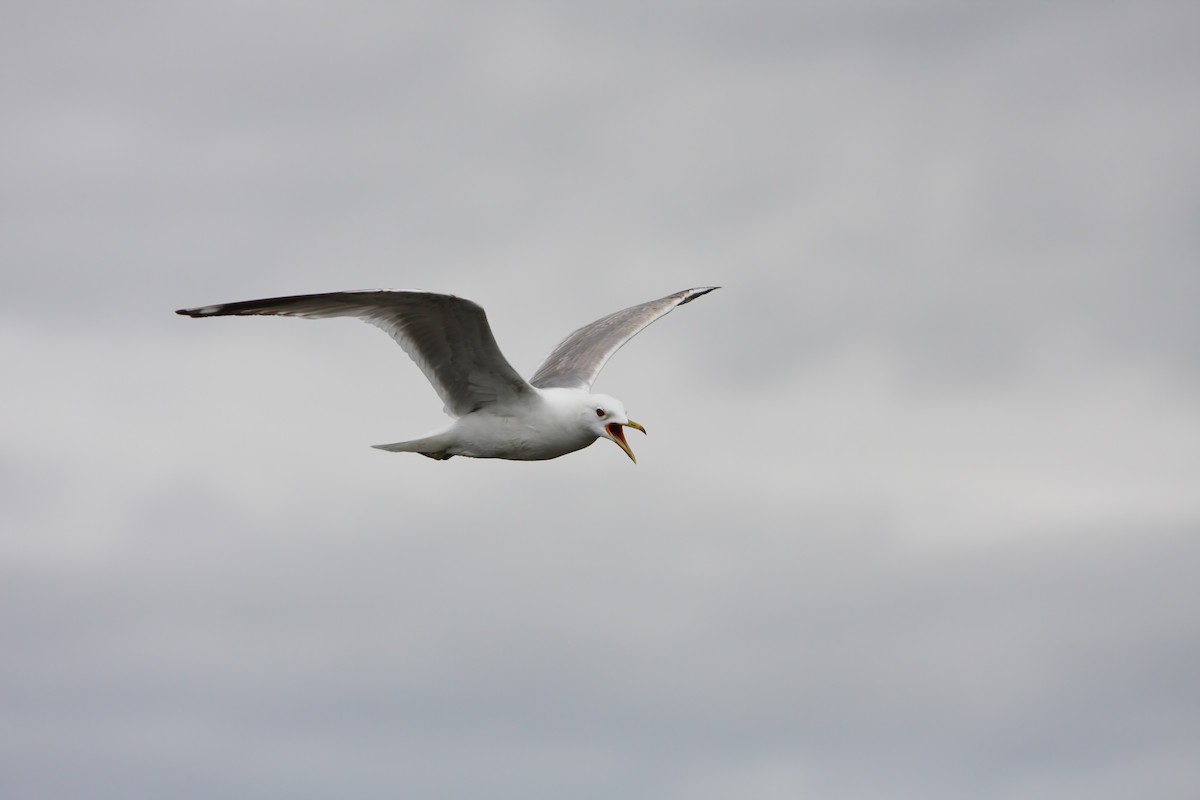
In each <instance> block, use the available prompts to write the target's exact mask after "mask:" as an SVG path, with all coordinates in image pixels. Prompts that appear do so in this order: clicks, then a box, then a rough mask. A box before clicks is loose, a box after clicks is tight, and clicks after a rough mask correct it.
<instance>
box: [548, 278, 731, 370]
mask: <svg viewBox="0 0 1200 800" xmlns="http://www.w3.org/2000/svg"><path fill="white" fill-rule="evenodd" d="M719 288H720V287H719V286H706V287H700V288H696V289H684V290H683V291H682V292H676V293H675V294H672V295H667V296H666V297H663V298H660V299H658V300H651V301H650V302H648V303H642V304H640V305H636V306H631V307H629V308H626V309H623V310H621V311H617V312H615V313H613V314H609V315H608V316H607V317H603V318H601V319H598V320H596V321H595V322H593V323H591V324H589V325H584V326H583V327H582V328H580V329H579V330H577V331H574V332H573V333H571V335H569V336H568V337H567V338H566V339H563V340H562V341H561V342H560V343H559V344H558V346H557V347H555V348H554V350H553V352H551V353H550V355H549V356H547V357H546V360H545V361H543V362H542V365H541V366H540V367H538V370H537V372H535V373H534V375H533V377H532V378H531V379H530V380H529V382H530V384H532V385H533V386H536V387H537V388H539V389H549V388H554V387H562V388H570V389H584V390H590V389H591V386H592V383H593V382H594V381H595V380H596V376H597V375H598V374H599V373H600V370H601V369H602V368H603V367H604V365H605V364H606V363H607V362H608V359H609V358H611V357H612V354H613V353H615V352H617V351H618V350H620V349H621V347H622V346H623V345H624V344H625V343H626V342H628V341H629V340H630V339H632V338H633V337H634V336H636V335H637V334H638V333H639V332H640V331H641V330H642V329H643V328H645V327H646V326H647V325H649V324H650V323H651V322H654V321H655V320H656V319H658V318H659V317H661V316H663V315H664V314H667V313H669V312H670V311H671V310H673V309H674V308H676V307H677V306H681V305H683V304H684V303H690V302H691V301H693V300H695V299H696V298H697V297H700V296H702V295H705V294H708V293H709V292H711V291H713V290H714V289H719Z"/></svg>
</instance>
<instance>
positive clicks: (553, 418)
mask: <svg viewBox="0 0 1200 800" xmlns="http://www.w3.org/2000/svg"><path fill="white" fill-rule="evenodd" d="M718 288H720V287H717V286H705V287H699V288H695V289H684V290H683V291H681V292H676V293H675V294H671V295H667V296H666V297H663V298H661V299H659V300H651V301H650V302H648V303H641V304H640V305H636V306H630V307H629V308H626V309H623V310H621V311H617V312H615V313H613V314H609V315H608V316H606V317H602V318H601V319H598V320H596V321H595V322H593V323H591V324H590V325H584V326H583V327H582V328H580V329H578V330H576V331H575V332H573V333H571V334H570V335H569V336H567V338H565V339H563V340H562V341H561V342H560V343H559V344H558V346H557V347H555V348H554V350H553V351H552V352H551V353H550V355H549V356H547V357H546V360H545V361H544V362H542V365H541V366H540V367H538V369H537V372H535V373H534V374H533V377H532V378H530V379H529V380H528V381H526V380H525V379H524V378H522V377H521V376H520V375H519V374H517V372H516V370H514V369H513V368H512V366H510V365H509V363H508V361H507V360H506V359H505V358H504V355H503V354H502V353H501V352H500V348H499V346H497V344H496V339H495V337H494V336H493V335H492V329H491V328H490V327H489V326H488V321H487V315H486V314H485V313H484V311H483V308H482V307H481V306H479V305H478V304H476V303H473V302H471V301H470V300H466V299H464V298H462V297H456V296H454V295H450V294H435V293H432V292H399V291H360V292H329V293H326V294H306V295H294V296H291V297H272V298H268V299H265V300H246V301H243V302H240V303H223V304H220V305H212V306H200V307H198V308H181V309H179V310H178V311H176V312H175V313H176V314H183V315H184V316H188V317H223V316H250V315H267V316H285V317H302V318H306V319H325V318H328V317H354V318H356V319H360V320H362V321H363V322H367V323H370V324H371V325H374V326H375V327H377V328H381V329H382V330H383V331H385V332H386V333H387V334H388V335H389V336H391V337H392V338H393V339H395V340H396V342H397V343H398V344H399V345H400V347H402V348H404V352H406V353H408V355H409V357H410V358H412V360H413V361H415V362H416V364H417V366H418V367H420V368H421V371H422V372H424V373H425V377H426V378H427V379H428V380H429V382H430V383H431V384H433V388H434V390H435V391H436V392H437V393H438V396H440V397H441V399H442V402H443V403H444V404H445V408H444V409H443V410H444V411H445V412H446V413H447V414H448V415H450V417H452V418H453V420H454V421H453V422H452V423H450V425H448V426H447V427H445V428H442V429H440V430H437V431H434V432H433V433H430V434H428V435H426V436H422V437H421V438H419V439H412V440H409V441H406V442H395V443H393V444H377V445H373V446H374V447H376V448H378V449H380V450H387V451H389V452H393V453H420V454H421V455H423V456H428V457H429V458H433V459H437V460H439V461H441V460H445V459H448V458H452V457H454V456H466V457H469V458H504V459H510V460H514V461H542V460H545V459H550V458H558V457H559V456H563V455H566V454H567V453H573V452H575V451H576V450H582V449H583V448H585V447H587V446H588V445H590V444H592V442H594V441H596V440H597V439H601V438H604V439H610V440H611V441H613V442H615V443H616V444H617V446H618V447H620V448H621V449H622V450H623V451H625V454H626V455H627V456H629V458H630V459H632V460H633V462H634V463H635V464H636V463H637V459H636V458H634V455H633V450H631V449H630V447H629V442H628V441H626V439H625V432H624V429H625V428H627V427H628V428H634V429H636V430H639V431H641V432H642V433H643V434H644V433H645V432H646V429H645V428H643V427H642V426H641V425H639V424H638V423H636V422H634V421H633V420H631V419H630V418H629V415H628V414H627V413H626V411H625V405H624V403H622V402H621V401H620V400H618V399H616V398H615V397H610V396H609V395H605V394H593V393H592V391H591V389H592V383H593V382H594V381H595V380H596V375H597V374H599V372H600V370H601V368H603V367H604V364H605V363H606V362H607V361H608V359H609V358H610V357H611V356H612V354H613V353H615V352H617V350H619V349H620V348H621V347H622V345H624V344H625V343H626V342H628V341H629V340H630V339H632V338H633V337H634V336H635V335H637V333H638V332H639V331H641V330H642V329H643V328H645V327H646V326H647V325H649V324H650V323H652V322H654V321H655V320H656V319H658V318H659V317H661V316H663V315H665V314H667V313H669V312H670V311H671V310H672V309H674V308H676V307H677V306H681V305H684V304H685V303H690V302H692V301H693V300H695V299H696V298H697V297H701V296H703V295H706V294H708V293H709V292H711V291H713V290H714V289H718Z"/></svg>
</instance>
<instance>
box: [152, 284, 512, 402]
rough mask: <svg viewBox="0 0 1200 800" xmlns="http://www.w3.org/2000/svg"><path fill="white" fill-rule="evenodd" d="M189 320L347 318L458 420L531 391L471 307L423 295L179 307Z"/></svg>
mask: <svg viewBox="0 0 1200 800" xmlns="http://www.w3.org/2000/svg"><path fill="white" fill-rule="evenodd" d="M175 313H177V314H184V315H186V316H189V317H220V316H229V315H235V316H246V315H277V316H286V317H302V318H306V319H325V318H328V317H354V318H356V319H360V320H362V321H363V322H368V323H370V324H371V325H374V326H375V327H377V328H381V329H382V330H384V331H385V332H387V334H388V335H390V336H391V337H392V338H393V339H395V340H396V342H397V343H398V344H399V345H400V346H401V347H402V348H404V352H406V353H408V355H409V356H410V357H411V358H412V360H413V361H415V362H416V364H417V366H418V367H420V368H421V371H422V372H424V373H425V377H426V378H428V379H429V382H430V383H432V384H433V388H434V389H435V390H436V391H437V393H438V395H439V396H440V397H441V398H442V402H443V403H445V406H446V412H447V413H448V414H451V415H452V416H456V417H460V416H463V415H464V414H469V413H471V412H472V411H476V410H478V409H480V408H483V407H485V406H488V405H492V404H496V403H507V402H519V401H521V400H522V399H525V398H527V397H528V396H530V395H531V394H532V392H533V389H532V387H530V385H529V384H528V383H526V382H525V380H524V379H523V378H521V376H520V375H518V374H517V372H516V370H514V369H513V368H512V366H511V365H510V364H509V363H508V361H507V359H505V358H504V355H503V353H501V352H500V347H499V346H498V345H497V344H496V338H495V337H494V336H493V335H492V329H491V326H489V325H488V321H487V315H486V314H485V313H484V310H483V308H481V307H480V306H479V305H477V304H476V303H472V302H471V301H470V300H464V299H463V298H461V297H455V296H454V295H447V294H433V293H431V292H387V291H376V292H369V291H368V292H330V293H327V294H308V295H294V296H291V297H272V298H267V299H265V300H247V301H243V302H239V303H224V304H221V305H212V306H202V307H199V308H185V309H180V310H179V311H177V312H175Z"/></svg>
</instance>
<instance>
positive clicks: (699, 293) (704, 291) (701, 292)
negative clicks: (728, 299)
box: [679, 286, 721, 306]
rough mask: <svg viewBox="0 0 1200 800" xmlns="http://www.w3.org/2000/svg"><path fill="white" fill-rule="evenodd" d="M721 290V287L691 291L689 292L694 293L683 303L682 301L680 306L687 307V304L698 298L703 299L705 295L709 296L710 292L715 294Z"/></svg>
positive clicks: (707, 287)
mask: <svg viewBox="0 0 1200 800" xmlns="http://www.w3.org/2000/svg"><path fill="white" fill-rule="evenodd" d="M720 288H721V287H720V286H705V287H703V288H699V289H689V290H688V291H690V292H692V294H691V295H689V296H688V297H685V298H684V299H683V300H682V301H680V303H679V305H681V306H682V305H686V304H688V303H690V302H692V301H693V300H695V299H696V298H697V297H703V296H704V295H706V294H708V293H709V292H715V291H716V290H717V289H720Z"/></svg>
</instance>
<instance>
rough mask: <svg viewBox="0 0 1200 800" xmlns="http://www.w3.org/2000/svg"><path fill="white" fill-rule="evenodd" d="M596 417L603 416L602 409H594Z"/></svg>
mask: <svg viewBox="0 0 1200 800" xmlns="http://www.w3.org/2000/svg"><path fill="white" fill-rule="evenodd" d="M596 416H597V417H603V416H604V409H603V408H597V409H596Z"/></svg>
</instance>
